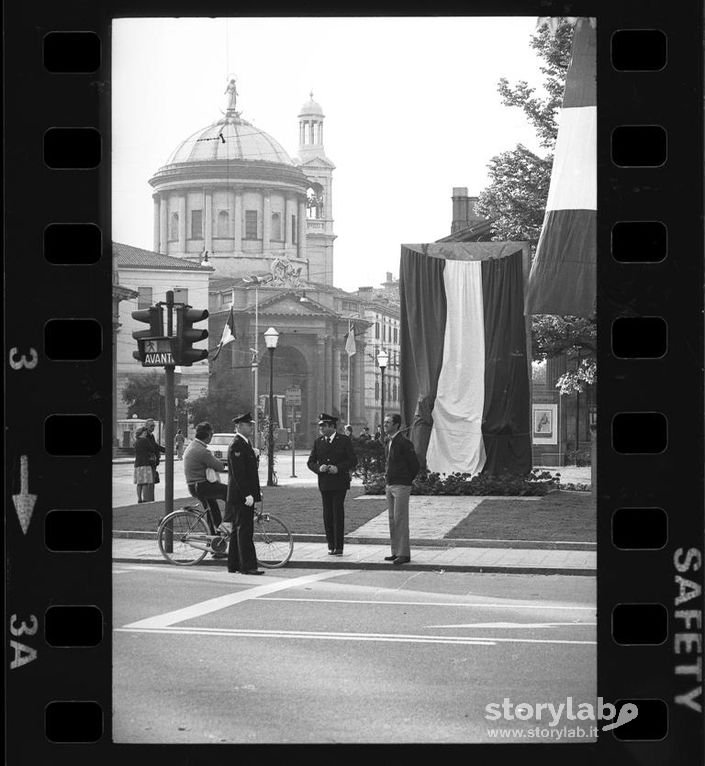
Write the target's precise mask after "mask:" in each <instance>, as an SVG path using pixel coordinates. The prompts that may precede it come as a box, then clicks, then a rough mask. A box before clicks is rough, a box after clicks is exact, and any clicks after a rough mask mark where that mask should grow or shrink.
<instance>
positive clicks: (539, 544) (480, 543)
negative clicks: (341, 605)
mask: <svg viewBox="0 0 705 766" xmlns="http://www.w3.org/2000/svg"><path fill="white" fill-rule="evenodd" d="M112 535H113V537H116V538H119V539H122V540H156V539H157V533H156V532H147V531H130V530H114V531H113V533H112ZM292 537H293V538H294V542H299V543H324V542H325V541H326V538H325V535H313V534H311V535H296V534H292ZM388 543H389V538H388V537H346V538H345V544H346V545H387V544H388ZM409 543H410V545H412V546H413V547H415V548H442V549H445V550H450V549H452V548H514V549H517V550H523V549H529V550H547V551H556V550H561V551H595V550H597V543H591V542H570V541H567V540H566V541H560V542H555V543H554V542H550V541H547V540H482V539H479V538H478V539H465V538H449V539H446V538H442V539H437V540H429V539H426V538H423V539H414V538H412V539H411V540H410V541H409Z"/></svg>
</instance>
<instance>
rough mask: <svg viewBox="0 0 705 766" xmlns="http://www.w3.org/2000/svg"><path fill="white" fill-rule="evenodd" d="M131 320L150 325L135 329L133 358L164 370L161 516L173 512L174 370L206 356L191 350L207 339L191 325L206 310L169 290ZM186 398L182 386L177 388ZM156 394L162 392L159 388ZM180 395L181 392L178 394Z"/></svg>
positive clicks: (167, 541) (168, 542)
mask: <svg viewBox="0 0 705 766" xmlns="http://www.w3.org/2000/svg"><path fill="white" fill-rule="evenodd" d="M132 318H133V319H136V320H137V321H138V322H143V323H144V324H148V325H149V330H137V331H135V332H133V333H132V337H133V338H134V339H135V340H136V341H137V349H138V350H137V351H135V352H133V356H134V357H135V359H138V360H139V361H140V362H142V366H143V367H163V368H164V387H163V393H164V427H165V428H164V431H165V433H164V441H165V444H164V466H165V471H164V474H165V475H164V515H166V514H168V513H171V511H172V510H173V509H174V415H175V411H176V401H175V395H176V387H175V377H174V376H175V367H176V365H177V364H178V365H182V366H185V367H190V366H191V365H192V364H193V363H194V362H198V361H201V360H202V359H206V358H207V357H208V352H207V351H206V350H205V349H195V348H193V344H194V343H198V342H199V341H201V340H205V339H206V338H207V337H208V331H207V330H198V329H196V328H194V327H193V325H194V323H196V322H201V321H202V320H204V319H207V318H208V311H207V310H206V309H192V308H191V306H189V305H187V304H184V303H174V292H173V290H168V291H167V293H166V301H165V302H159V303H157V304H156V305H155V306H150V307H149V308H147V309H142V310H138V311H133V312H132ZM179 388H180V389H182V393H183V394H184V395H185V394H186V390H185V388H186V387H185V386H179ZM159 393H160V394H161V393H162V387H161V386H160V391H159ZM180 393H181V392H180ZM170 531H171V530H169V529H167V535H166V539H165V544H166V547H167V550H171V534H170Z"/></svg>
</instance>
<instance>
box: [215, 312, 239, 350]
mask: <svg viewBox="0 0 705 766" xmlns="http://www.w3.org/2000/svg"><path fill="white" fill-rule="evenodd" d="M236 338H237V333H236V332H235V317H234V316H233V308H232V306H231V307H230V314H229V316H228V321H227V322H226V323H225V327H223V334H222V335H221V336H220V343H218V346H217V347H216V350H215V354H214V355H213V358H212V360H211V361H213V362H214V361H215V360H216V359H217V358H218V355H219V354H220V352H221V350H222V348H223V346H227V345H228V343H232V341H234V340H235V339H236Z"/></svg>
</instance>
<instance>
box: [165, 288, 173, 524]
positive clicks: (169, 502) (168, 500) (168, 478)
mask: <svg viewBox="0 0 705 766" xmlns="http://www.w3.org/2000/svg"><path fill="white" fill-rule="evenodd" d="M166 307H167V311H166V316H167V336H168V337H170V338H171V337H172V336H173V335H174V293H173V291H171V290H169V291H168V292H167V294H166ZM174 396H175V391H174V365H173V364H170V365H166V366H165V367H164V420H165V421H166V422H165V424H164V426H165V428H164V441H165V442H166V444H165V445H164V447H165V450H166V451H165V453H164V463H165V466H166V470H165V472H164V473H165V476H164V515H166V514H167V513H171V512H172V511H173V510H174Z"/></svg>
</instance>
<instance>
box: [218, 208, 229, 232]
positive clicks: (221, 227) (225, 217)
mask: <svg viewBox="0 0 705 766" xmlns="http://www.w3.org/2000/svg"><path fill="white" fill-rule="evenodd" d="M216 236H217V237H223V238H224V237H229V236H230V215H229V213H228V211H227V210H221V211H220V212H219V213H218V225H217V228H216Z"/></svg>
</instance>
